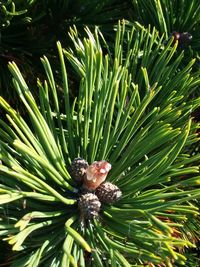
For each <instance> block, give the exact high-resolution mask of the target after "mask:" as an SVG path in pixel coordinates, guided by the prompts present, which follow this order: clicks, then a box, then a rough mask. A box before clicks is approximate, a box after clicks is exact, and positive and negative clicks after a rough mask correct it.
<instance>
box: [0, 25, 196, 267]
mask: <svg viewBox="0 0 200 267" xmlns="http://www.w3.org/2000/svg"><path fill="white" fill-rule="evenodd" d="M86 32H87V37H86V38H84V39H83V38H80V37H79V36H78V31H77V29H76V28H75V27H74V28H71V31H70V37H71V40H72V42H73V45H74V47H73V48H71V49H67V48H66V49H62V47H61V44H60V42H58V43H57V47H58V54H59V61H60V69H59V70H58V66H57V67H56V69H54V68H51V65H50V63H49V61H48V59H47V57H43V58H42V64H43V67H44V70H45V73H46V80H45V81H41V80H39V79H38V82H37V86H38V92H39V100H38V101H39V102H36V100H35V98H34V97H33V95H32V93H31V90H30V88H29V86H28V85H27V83H26V82H25V80H24V78H23V76H22V75H21V73H20V71H19V69H18V67H17V65H16V64H15V63H14V62H12V63H9V69H10V72H11V74H12V77H13V84H14V87H15V90H16V91H17V93H18V96H19V99H20V101H21V104H23V106H24V108H25V109H26V111H27V113H28V115H29V120H30V122H31V123H29V120H28V119H27V118H26V117H25V118H23V117H22V116H21V115H20V114H19V113H18V112H16V111H15V110H14V109H13V108H12V107H11V106H10V105H9V103H8V102H6V101H5V100H4V99H3V98H2V97H1V98H0V106H1V107H2V108H3V109H4V111H5V112H6V113H7V115H6V117H7V121H4V120H0V125H1V128H0V136H1V139H0V159H1V161H2V165H0V203H1V206H0V214H1V220H0V235H1V237H2V238H3V240H4V241H7V242H8V243H9V244H10V245H11V246H12V249H13V251H14V252H13V254H12V256H11V258H10V259H11V261H12V263H11V266H13V267H15V266H35V267H36V266H48V267H49V266H51V267H53V266H63V267H64V266H79V265H80V266H126V267H128V266H145V265H147V266H148V265H149V266H156V265H157V266H158V264H165V265H166V266H176V265H178V264H184V262H185V261H186V257H185V256H184V253H183V250H184V248H188V247H195V242H194V240H193V239H192V238H190V237H191V236H190V235H189V234H188V233H187V231H185V228H184V227H185V224H186V221H187V220H188V219H191V218H194V217H195V216H197V215H198V208H197V207H196V204H195V202H194V201H193V200H194V199H197V198H199V197H200V188H199V183H200V176H199V167H198V161H199V159H200V155H199V154H198V155H189V154H187V153H185V151H187V150H188V148H189V147H190V146H191V145H192V144H193V143H195V142H196V141H197V140H198V133H197V130H198V128H199V124H198V123H195V122H192V116H191V114H192V112H193V111H194V110H195V109H197V108H198V107H199V105H200V98H193V99H191V100H190V99H189V96H190V95H191V94H192V93H193V92H194V90H195V89H196V88H198V86H199V83H200V78H199V71H198V72H197V71H195V72H193V71H192V67H193V65H194V63H195V60H193V59H191V60H190V62H189V63H188V64H187V65H186V66H184V67H183V65H181V62H182V60H183V59H184V53H183V52H182V53H180V54H179V55H178V56H177V55H176V49H177V46H178V42H176V43H175V44H174V45H173V44H172V42H173V40H172V39H171V40H170V41H169V42H168V43H167V44H166V45H165V44H163V40H164V39H163V38H164V37H159V33H158V32H157V30H155V29H154V28H153V29H150V28H148V29H146V28H144V27H140V29H138V27H130V26H127V27H125V24H124V23H123V24H120V23H119V25H118V27H117V30H116V39H115V45H114V47H113V49H112V47H111V49H109V48H110V46H108V45H107V41H106V38H104V36H103V35H102V33H101V32H100V31H99V30H98V28H96V29H95V32H94V34H92V33H91V31H90V30H89V29H88V28H86ZM102 42H103V45H102ZM65 59H67V60H68V61H69V62H70V64H71V65H72V67H73V69H74V71H75V73H76V75H77V76H78V80H79V91H78V96H77V98H75V99H74V101H73V103H72V101H70V95H69V92H70V87H69V83H68V77H67V69H66V64H65ZM180 66H182V67H180ZM56 71H59V72H60V73H61V76H62V90H63V91H62V92H63V98H64V102H60V101H59V95H58V90H59V89H60V88H59V87H57V84H56V81H55V76H54V74H55V73H54V72H56ZM61 103H62V106H61ZM78 157H81V158H84V159H85V160H87V161H88V163H89V164H91V163H92V162H93V161H95V160H102V159H104V160H106V161H108V162H109V163H111V164H112V169H111V171H110V173H109V174H108V177H107V181H109V182H112V183H114V184H115V185H116V186H118V187H119V189H120V190H121V191H122V197H121V199H120V200H119V201H118V202H116V203H113V204H110V205H106V204H102V206H101V210H100V214H99V217H98V218H94V219H91V220H88V221H87V220H86V221H82V219H81V218H80V214H79V211H78V207H77V200H78V198H79V196H80V194H81V193H80V192H81V188H80V185H79V184H78V183H77V182H76V181H75V180H74V179H73V177H71V176H70V174H69V167H70V165H71V162H72V161H73V160H74V159H75V158H78Z"/></svg>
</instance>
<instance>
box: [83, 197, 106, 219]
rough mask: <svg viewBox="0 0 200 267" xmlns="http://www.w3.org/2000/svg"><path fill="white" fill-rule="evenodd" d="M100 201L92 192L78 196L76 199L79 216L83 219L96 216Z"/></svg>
mask: <svg viewBox="0 0 200 267" xmlns="http://www.w3.org/2000/svg"><path fill="white" fill-rule="evenodd" d="M100 207H101V203H100V201H99V199H98V197H97V196H96V195H94V194H92V193H87V194H84V195H82V196H80V198H79V200H78V208H79V210H80V213H81V217H82V218H84V219H92V218H94V217H97V216H98V213H99V210H100Z"/></svg>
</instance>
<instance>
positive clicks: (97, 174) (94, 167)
mask: <svg viewBox="0 0 200 267" xmlns="http://www.w3.org/2000/svg"><path fill="white" fill-rule="evenodd" d="M110 169H111V164H110V163H108V162H107V161H105V160H101V161H94V162H93V163H92V164H91V165H90V166H89V167H88V168H87V170H86V175H85V176H84V181H83V188H84V189H86V190H88V191H94V190H95V189H96V188H97V187H98V186H99V185H100V184H101V183H103V182H104V181H105V179H106V177H107V175H108V172H109V171H110Z"/></svg>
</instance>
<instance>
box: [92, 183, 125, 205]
mask: <svg viewBox="0 0 200 267" xmlns="http://www.w3.org/2000/svg"><path fill="white" fill-rule="evenodd" d="M95 194H96V195H97V197H98V198H99V200H100V201H101V202H103V203H107V204H110V203H113V202H115V201H117V200H119V198H120V197H121V196H122V192H121V190H120V189H119V188H118V187H117V186H116V185H114V184H112V183H109V182H105V183H103V184H101V185H100V186H99V187H98V188H97V189H96V191H95Z"/></svg>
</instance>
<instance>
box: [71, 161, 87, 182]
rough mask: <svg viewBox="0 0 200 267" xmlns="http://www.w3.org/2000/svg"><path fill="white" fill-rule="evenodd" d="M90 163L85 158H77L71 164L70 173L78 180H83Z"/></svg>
mask: <svg viewBox="0 0 200 267" xmlns="http://www.w3.org/2000/svg"><path fill="white" fill-rule="evenodd" d="M87 168H88V163H87V161H86V160H85V159H82V158H75V159H74V160H73V161H72V164H71V170H70V174H71V176H72V178H74V180H76V181H77V182H81V181H83V177H84V176H85V174H86V170H87Z"/></svg>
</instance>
